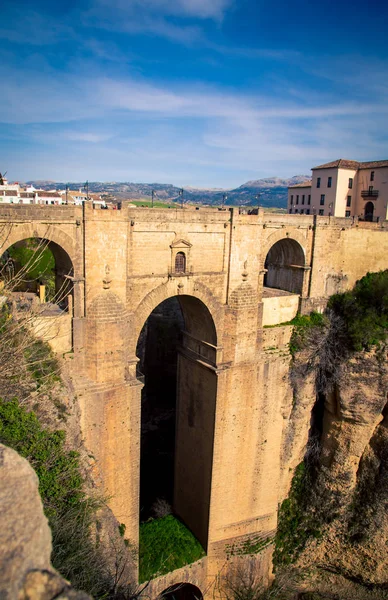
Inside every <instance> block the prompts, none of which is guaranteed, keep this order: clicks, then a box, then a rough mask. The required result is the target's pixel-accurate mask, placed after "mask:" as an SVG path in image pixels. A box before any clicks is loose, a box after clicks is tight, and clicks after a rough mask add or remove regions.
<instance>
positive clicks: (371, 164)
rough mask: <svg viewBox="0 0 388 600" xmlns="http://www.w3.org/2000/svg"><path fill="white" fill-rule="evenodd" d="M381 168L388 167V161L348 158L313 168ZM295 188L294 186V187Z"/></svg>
mask: <svg viewBox="0 0 388 600" xmlns="http://www.w3.org/2000/svg"><path fill="white" fill-rule="evenodd" d="M379 167H388V160H372V161H368V162H358V161H357V160H347V159H346V158H339V159H337V160H333V161H332V162H329V163H325V164H324V165H319V166H318V167H313V168H312V171H314V169H353V170H354V169H356V170H358V169H378V168H379ZM293 187H294V186H293Z"/></svg>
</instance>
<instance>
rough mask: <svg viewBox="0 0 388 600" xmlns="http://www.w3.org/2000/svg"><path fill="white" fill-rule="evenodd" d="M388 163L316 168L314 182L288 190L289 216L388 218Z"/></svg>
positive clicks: (349, 162) (348, 163)
mask: <svg viewBox="0 0 388 600" xmlns="http://www.w3.org/2000/svg"><path fill="white" fill-rule="evenodd" d="M387 206H388V160H378V161H369V162H357V161H355V160H345V159H342V158H341V159H338V160H335V161H332V162H329V163H326V164H323V165H319V166H318V167H313V169H312V178H311V182H306V183H301V184H298V185H295V186H292V187H289V188H288V205H287V208H288V212H289V213H290V214H317V215H321V216H328V215H332V216H335V217H357V218H359V219H360V220H364V221H379V220H387V218H388V211H387Z"/></svg>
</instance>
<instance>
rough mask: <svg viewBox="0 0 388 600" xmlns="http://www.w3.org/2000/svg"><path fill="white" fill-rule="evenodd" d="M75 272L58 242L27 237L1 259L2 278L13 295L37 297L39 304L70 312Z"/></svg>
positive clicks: (0, 273) (0, 271)
mask: <svg viewBox="0 0 388 600" xmlns="http://www.w3.org/2000/svg"><path fill="white" fill-rule="evenodd" d="M73 276H74V269H73V264H72V261H71V259H70V257H69V255H68V254H67V252H66V251H65V250H64V249H63V248H62V247H61V246H59V245H58V244H56V243H55V242H52V241H49V240H46V239H42V238H27V239H24V240H21V241H19V242H16V243H15V244H13V245H12V246H10V247H9V248H8V249H7V250H6V251H5V252H3V254H2V255H1V257H0V279H1V280H2V282H3V285H4V286H5V287H6V289H7V290H8V291H9V292H11V293H14V292H19V293H22V294H25V295H26V297H29V296H31V298H32V299H33V297H34V296H38V297H39V299H40V301H41V302H42V301H43V302H44V303H46V304H47V310H49V307H50V305H51V306H52V307H54V306H56V307H57V308H58V309H59V310H62V311H67V310H69V308H71V307H72V304H73V302H72V290H73V282H72V278H73Z"/></svg>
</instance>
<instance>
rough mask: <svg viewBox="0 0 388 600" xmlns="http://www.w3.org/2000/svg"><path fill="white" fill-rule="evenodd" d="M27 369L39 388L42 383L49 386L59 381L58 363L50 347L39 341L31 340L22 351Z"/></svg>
mask: <svg viewBox="0 0 388 600" xmlns="http://www.w3.org/2000/svg"><path fill="white" fill-rule="evenodd" d="M24 357H25V359H26V364H27V368H28V370H29V371H30V373H31V374H32V377H33V379H35V381H36V383H37V387H38V388H39V387H41V386H42V385H43V384H44V383H46V384H48V385H49V386H50V385H52V384H54V383H55V382H57V381H60V379H61V378H60V376H59V371H60V369H59V363H58V360H57V359H56V357H55V356H54V353H53V351H52V350H51V349H50V346H49V345H48V344H47V343H45V342H42V341H40V340H33V341H31V343H30V344H29V345H28V346H27V348H26V349H25V350H24Z"/></svg>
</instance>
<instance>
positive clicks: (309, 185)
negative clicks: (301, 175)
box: [288, 181, 311, 189]
mask: <svg viewBox="0 0 388 600" xmlns="http://www.w3.org/2000/svg"><path fill="white" fill-rule="evenodd" d="M308 187H311V181H304V182H303V183H296V184H295V185H289V186H288V189H293V188H308Z"/></svg>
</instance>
